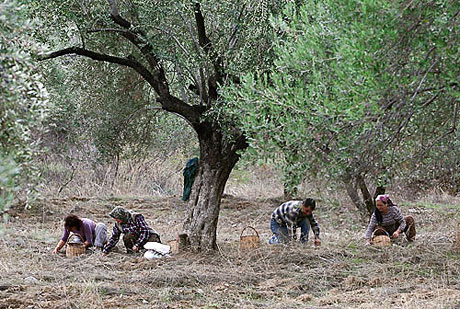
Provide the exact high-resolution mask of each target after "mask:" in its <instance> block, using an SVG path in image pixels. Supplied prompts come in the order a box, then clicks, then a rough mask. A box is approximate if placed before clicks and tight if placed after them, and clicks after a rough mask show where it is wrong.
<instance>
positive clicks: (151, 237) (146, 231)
mask: <svg viewBox="0 0 460 309" xmlns="http://www.w3.org/2000/svg"><path fill="white" fill-rule="evenodd" d="M109 216H111V217H112V218H113V219H114V220H115V225H114V226H113V230H112V236H111V237H110V239H109V241H108V242H107V244H106V245H105V247H104V249H103V250H102V252H103V253H104V255H106V254H107V253H109V252H110V250H111V249H112V248H113V247H114V246H115V245H116V244H117V243H118V241H119V240H120V235H121V234H124V235H123V243H124V245H125V247H126V251H127V252H128V253H131V252H137V251H139V249H142V248H143V247H144V245H145V244H146V243H147V242H149V241H154V242H159V243H161V241H160V235H159V234H158V233H157V232H156V231H155V230H154V229H152V228H151V227H149V226H148V224H147V222H145V218H144V216H143V215H141V214H138V213H135V212H133V211H130V210H127V209H125V208H123V207H121V206H118V207H115V208H114V209H113V210H112V211H111V212H110V213H109Z"/></svg>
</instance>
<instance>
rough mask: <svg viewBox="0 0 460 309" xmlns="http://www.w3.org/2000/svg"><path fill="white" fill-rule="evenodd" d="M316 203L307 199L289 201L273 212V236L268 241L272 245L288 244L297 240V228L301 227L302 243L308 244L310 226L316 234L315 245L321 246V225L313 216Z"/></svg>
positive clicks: (271, 222) (271, 225)
mask: <svg viewBox="0 0 460 309" xmlns="http://www.w3.org/2000/svg"><path fill="white" fill-rule="evenodd" d="M315 208H316V201H315V200H314V199H312V198H307V199H306V200H304V201H289V202H285V203H283V204H281V206H279V207H278V208H276V209H275V211H273V213H272V216H271V221H270V229H271V231H272V232H273V236H272V237H271V238H270V240H269V241H268V242H269V243H270V244H279V243H287V242H289V240H290V239H291V238H292V239H293V240H296V239H297V233H296V231H297V227H300V241H301V242H302V243H306V242H308V234H309V232H310V226H311V228H312V230H313V233H314V234H315V245H317V246H319V245H320V244H321V240H320V239H319V225H318V222H317V221H316V220H315V217H314V216H313V210H315Z"/></svg>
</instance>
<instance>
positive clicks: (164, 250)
mask: <svg viewBox="0 0 460 309" xmlns="http://www.w3.org/2000/svg"><path fill="white" fill-rule="evenodd" d="M144 248H145V249H147V250H153V251H156V252H158V253H161V254H162V255H165V254H168V253H169V251H170V250H171V247H170V246H168V245H163V244H160V243H159V242H154V241H149V242H148V243H146V244H145V245H144Z"/></svg>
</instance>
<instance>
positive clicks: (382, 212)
mask: <svg viewBox="0 0 460 309" xmlns="http://www.w3.org/2000/svg"><path fill="white" fill-rule="evenodd" d="M402 232H404V233H405V234H406V238H407V240H408V241H409V242H411V241H413V240H415V234H416V232H415V220H414V218H412V216H406V217H403V215H402V213H401V210H400V209H399V208H398V206H396V205H395V204H393V202H392V201H391V199H390V198H389V196H388V194H384V195H378V196H377V198H376V199H375V210H374V213H373V214H372V216H371V219H370V221H369V226H368V227H367V230H366V240H367V241H366V245H370V244H371V242H372V236H373V235H375V236H377V235H388V236H391V237H392V238H398V237H399V234H400V233H402Z"/></svg>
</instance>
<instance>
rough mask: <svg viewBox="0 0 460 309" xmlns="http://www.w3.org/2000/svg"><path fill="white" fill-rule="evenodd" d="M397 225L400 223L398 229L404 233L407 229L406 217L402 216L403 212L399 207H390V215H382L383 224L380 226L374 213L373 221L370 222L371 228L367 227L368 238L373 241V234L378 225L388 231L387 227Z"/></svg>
mask: <svg viewBox="0 0 460 309" xmlns="http://www.w3.org/2000/svg"><path fill="white" fill-rule="evenodd" d="M396 223H399V227H398V229H399V230H401V231H404V229H405V228H406V220H404V217H403V216H402V214H401V210H400V209H399V208H398V207H397V206H389V207H388V213H386V214H383V213H382V222H381V223H380V224H379V223H378V222H377V218H376V216H375V213H373V214H372V217H371V220H370V221H369V226H368V227H367V231H366V238H367V239H371V237H372V233H373V232H374V230H375V227H376V226H377V225H380V226H382V227H383V228H384V229H385V230H387V228H386V227H391V226H393V225H394V224H396Z"/></svg>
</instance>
